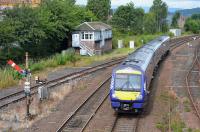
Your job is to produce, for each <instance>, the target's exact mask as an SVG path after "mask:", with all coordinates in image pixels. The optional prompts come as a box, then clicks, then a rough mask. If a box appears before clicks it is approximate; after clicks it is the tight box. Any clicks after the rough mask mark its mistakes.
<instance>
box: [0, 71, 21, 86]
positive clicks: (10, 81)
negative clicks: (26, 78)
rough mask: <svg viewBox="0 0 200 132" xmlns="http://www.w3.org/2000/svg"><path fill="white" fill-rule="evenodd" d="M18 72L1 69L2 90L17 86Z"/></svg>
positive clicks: (0, 84)
mask: <svg viewBox="0 0 200 132" xmlns="http://www.w3.org/2000/svg"><path fill="white" fill-rule="evenodd" d="M16 74H17V73H16V72H15V71H13V70H11V69H10V68H5V69H0V89H1V88H6V87H7V86H12V85H16V84H17V82H18V81H17V80H18V79H17V78H16Z"/></svg>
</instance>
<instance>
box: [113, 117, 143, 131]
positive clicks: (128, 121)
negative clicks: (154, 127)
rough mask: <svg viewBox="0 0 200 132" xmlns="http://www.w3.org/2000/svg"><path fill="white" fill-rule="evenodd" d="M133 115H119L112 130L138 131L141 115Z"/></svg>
mask: <svg viewBox="0 0 200 132" xmlns="http://www.w3.org/2000/svg"><path fill="white" fill-rule="evenodd" d="M133 116H134V117H133ZM133 116H130V115H117V116H116V118H115V121H114V123H113V126H112V129H111V132H137V130H138V125H139V119H140V117H139V115H133Z"/></svg>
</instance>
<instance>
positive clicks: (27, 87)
mask: <svg viewBox="0 0 200 132" xmlns="http://www.w3.org/2000/svg"><path fill="white" fill-rule="evenodd" d="M25 65H26V81H25V83H24V92H25V95H26V117H27V118H29V117H30V115H31V114H30V112H29V108H30V101H31V100H30V98H31V90H30V88H31V72H30V70H29V65H28V52H26V64H25Z"/></svg>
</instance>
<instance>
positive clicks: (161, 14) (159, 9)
mask: <svg viewBox="0 0 200 132" xmlns="http://www.w3.org/2000/svg"><path fill="white" fill-rule="evenodd" d="M150 12H151V13H154V14H155V18H156V28H157V31H158V32H161V31H164V30H166V27H167V26H166V25H167V24H166V18H167V13H168V7H167V4H166V3H165V2H163V1H162V0H154V1H153V5H152V7H151V8H150Z"/></svg>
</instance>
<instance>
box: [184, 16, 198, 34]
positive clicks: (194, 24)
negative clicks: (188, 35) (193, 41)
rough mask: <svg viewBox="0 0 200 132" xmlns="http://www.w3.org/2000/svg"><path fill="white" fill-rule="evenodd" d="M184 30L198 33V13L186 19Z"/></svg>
mask: <svg viewBox="0 0 200 132" xmlns="http://www.w3.org/2000/svg"><path fill="white" fill-rule="evenodd" d="M185 30H186V31H191V32H193V33H196V34H199V33H200V14H194V15H192V16H191V17H190V18H188V19H187V20H186V23H185Z"/></svg>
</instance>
